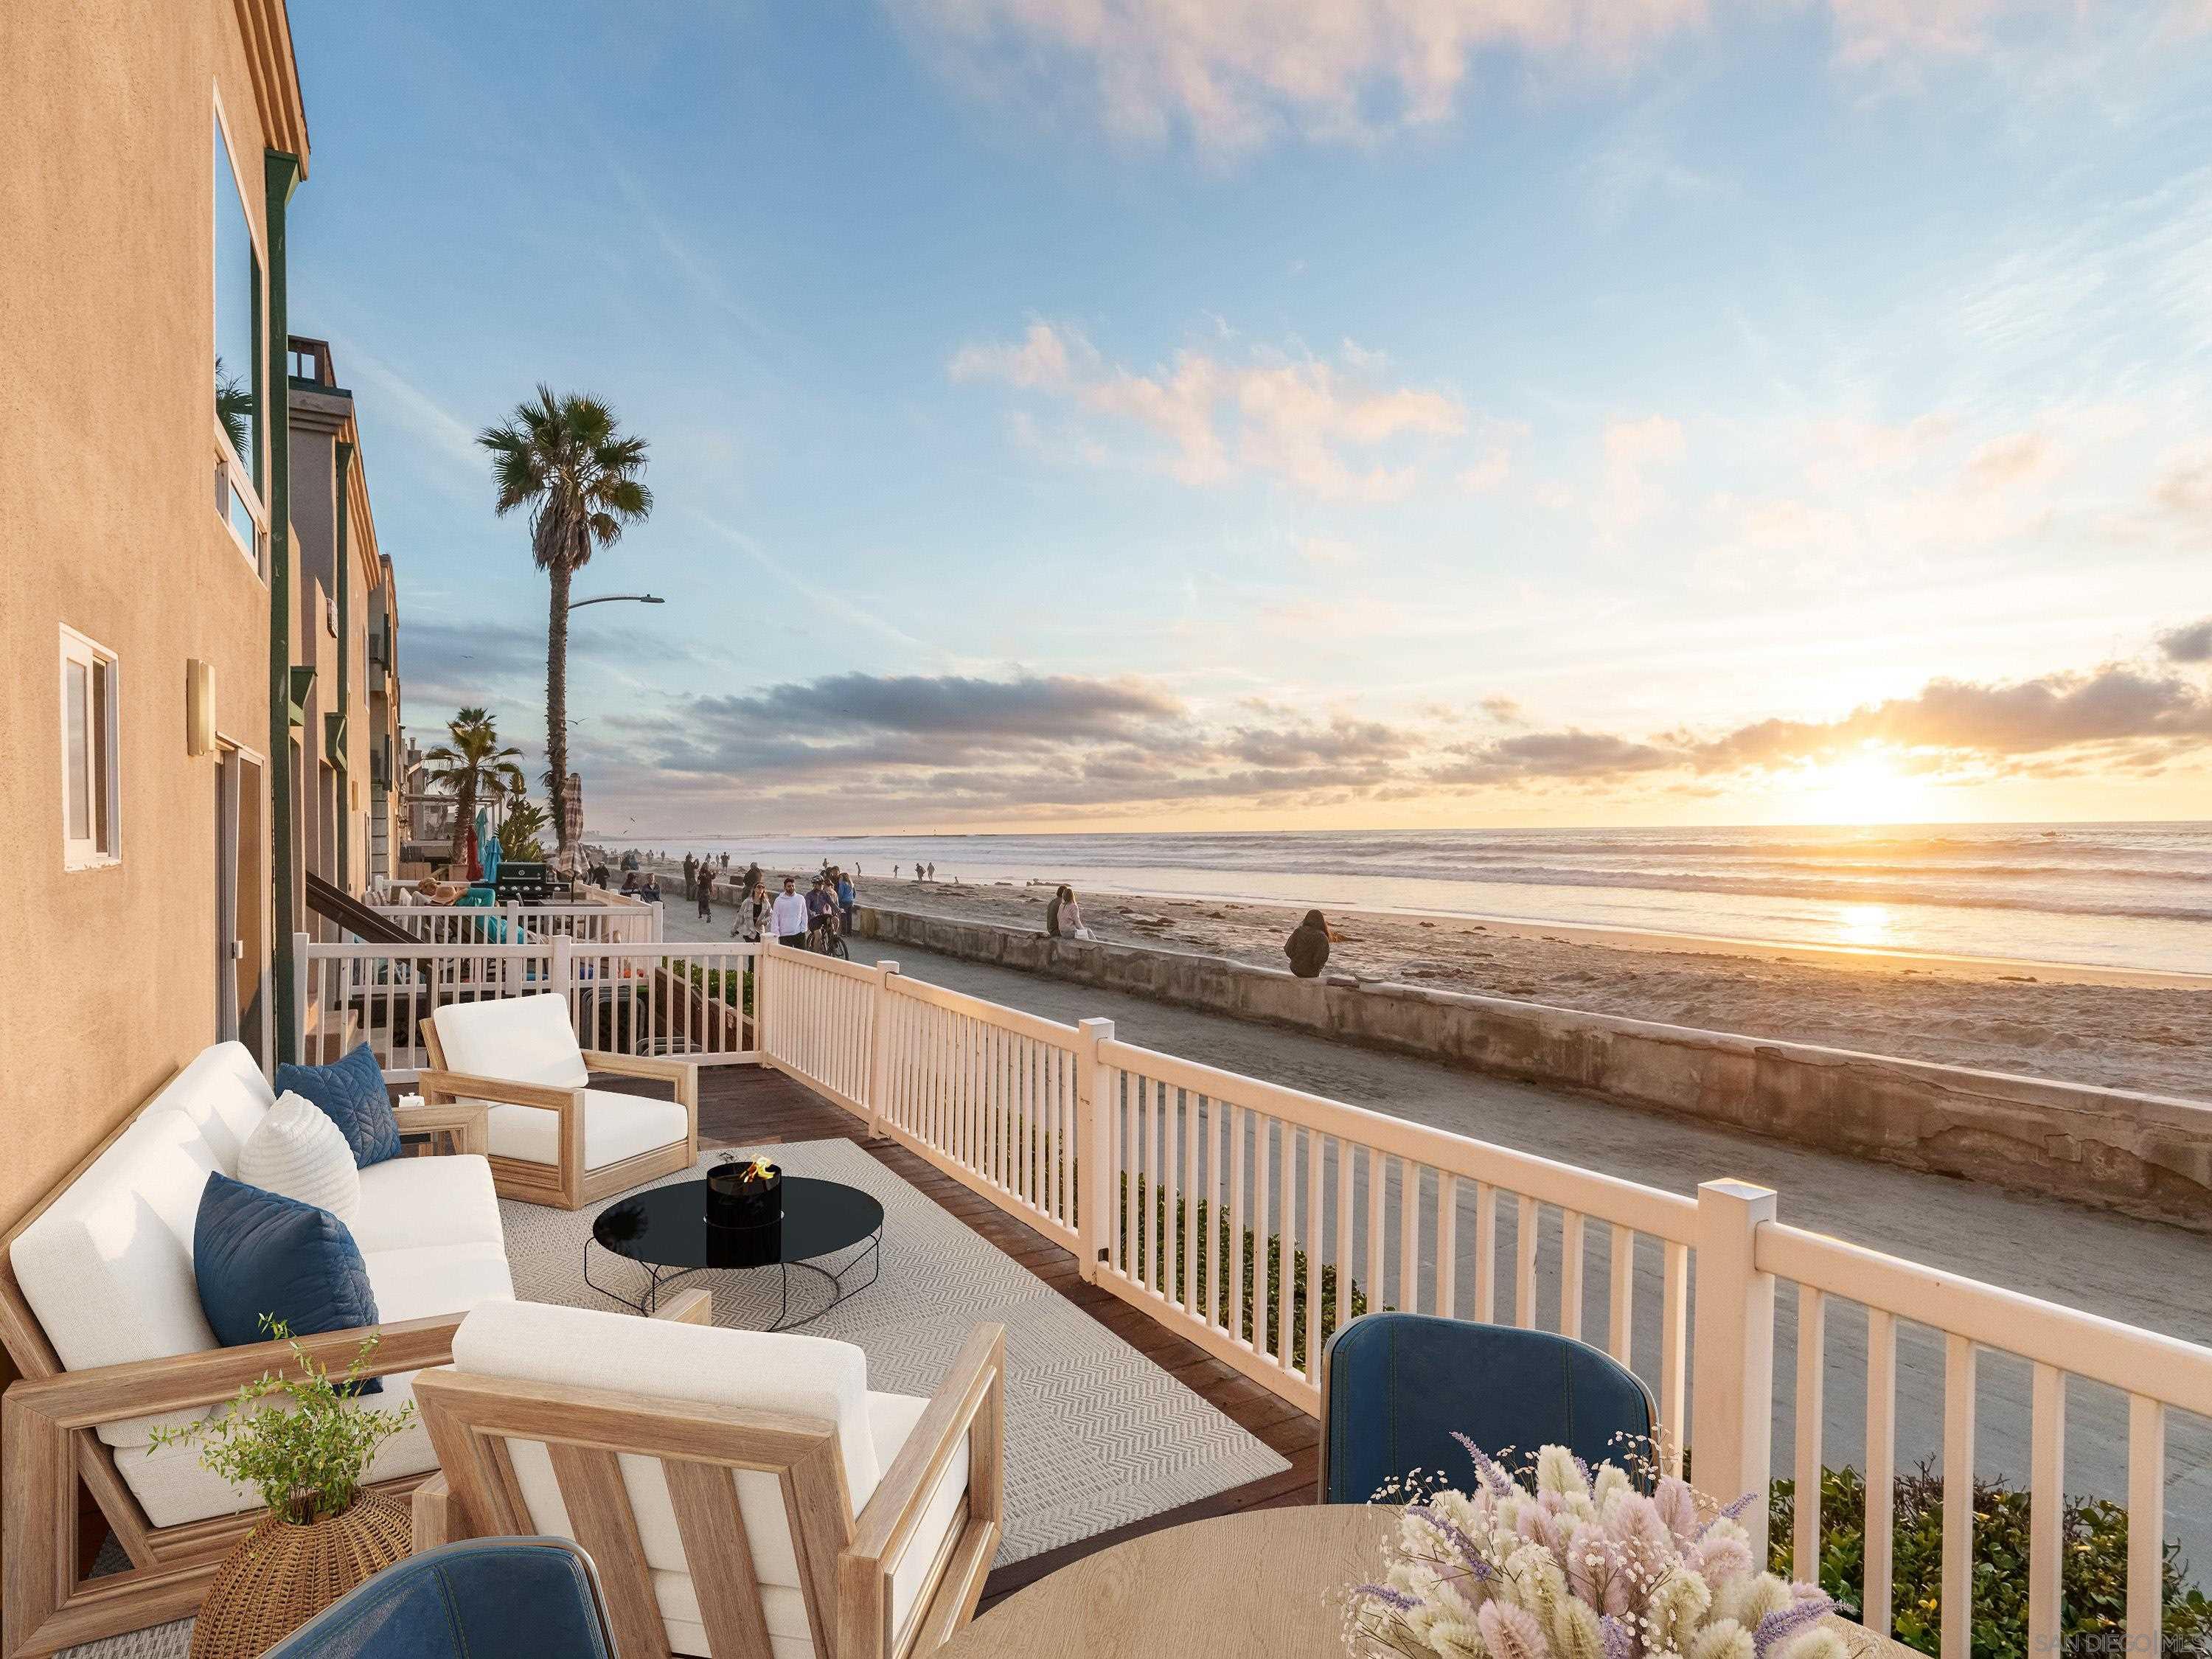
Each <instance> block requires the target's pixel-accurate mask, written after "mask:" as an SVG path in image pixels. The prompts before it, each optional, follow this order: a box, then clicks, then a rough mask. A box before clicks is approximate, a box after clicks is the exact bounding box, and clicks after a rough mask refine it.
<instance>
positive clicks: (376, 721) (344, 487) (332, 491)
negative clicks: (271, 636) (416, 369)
mask: <svg viewBox="0 0 2212 1659" xmlns="http://www.w3.org/2000/svg"><path fill="white" fill-rule="evenodd" d="M289 345H290V353H289V356H290V362H291V416H292V526H293V532H294V546H295V549H296V550H297V560H296V562H295V581H294V584H293V590H292V591H293V599H294V638H295V644H294V647H293V661H294V662H295V663H296V664H298V665H301V666H302V667H307V668H312V669H313V675H312V677H308V676H302V677H301V681H302V687H303V690H302V695H301V698H300V713H301V723H300V725H299V726H296V727H295V728H294V729H293V731H292V733H291V744H292V748H293V752H294V754H295V756H296V757H297V770H296V773H295V776H296V777H297V778H298V780H299V807H300V823H301V837H300V839H301V847H302V848H304V849H305V852H304V856H303V857H302V859H301V878H300V880H301V889H300V892H299V894H298V897H299V900H300V903H301V911H302V914H307V910H308V908H309V907H307V896H306V890H305V877H306V872H308V871H312V872H313V873H315V874H316V875H319V876H320V877H321V878H323V879H324V880H325V881H327V882H329V883H330V884H331V885H332V886H334V887H338V888H342V889H343V890H345V891H346V892H348V893H350V894H353V895H355V896H360V895H362V893H364V892H366V891H367V890H368V887H369V885H370V883H371V879H372V878H374V877H376V876H384V877H386V878H389V877H391V876H392V875H393V874H395V873H396V871H395V868H394V866H393V864H392V860H391V858H390V854H391V850H392V849H391V846H390V836H389V825H390V823H391V817H392V799H391V798H392V789H391V785H390V778H391V757H392V750H393V747H394V744H393V739H394V738H395V736H396V732H397V727H398V708H399V696H398V676H397V674H396V673H395V672H394V671H393V667H392V660H393V658H392V651H393V646H394V643H395V632H394V630H395V628H396V623H397V620H398V604H397V597H396V591H395V584H394V580H393V575H392V562H391V560H389V559H388V558H386V557H385V556H383V554H382V553H381V552H380V550H379V548H378V546H377V540H376V520H375V517H374V513H372V512H371V510H370V507H369V497H368V471H367V469H366V467H365V465H364V464H363V462H362V448H361V434H360V431H359V429H358V428H356V425H355V423H354V401H353V393H352V392H349V391H348V390H347V389H346V388H345V387H344V386H341V385H340V384H339V383H338V377H337V368H336V366H335V364H334V363H333V362H332V360H331V349H330V345H329V343H328V342H326V341H323V340H313V339H307V338H304V337H301V336H299V335H294V336H293V337H292V338H291V340H290V343H289ZM311 931H316V932H321V931H326V930H325V929H311Z"/></svg>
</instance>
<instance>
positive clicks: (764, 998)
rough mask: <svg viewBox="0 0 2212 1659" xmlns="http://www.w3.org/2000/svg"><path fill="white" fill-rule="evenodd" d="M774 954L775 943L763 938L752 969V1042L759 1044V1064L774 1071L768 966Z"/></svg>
mask: <svg viewBox="0 0 2212 1659" xmlns="http://www.w3.org/2000/svg"><path fill="white" fill-rule="evenodd" d="M774 954H775V940H774V939H769V938H766V937H763V939H761V942H760V955H759V956H758V957H755V958H754V967H753V1041H754V1042H757V1043H759V1044H760V1057H761V1064H762V1065H763V1066H768V1067H769V1069H770V1070H771V1071H772V1070H774V1069H775V1042H774V1041H773V1040H772V1039H771V1038H770V1036H769V1029H768V1019H769V996H768V981H769V971H768V965H769V959H770V958H771V957H773V956H774Z"/></svg>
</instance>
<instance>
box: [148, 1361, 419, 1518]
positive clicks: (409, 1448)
mask: <svg viewBox="0 0 2212 1659" xmlns="http://www.w3.org/2000/svg"><path fill="white" fill-rule="evenodd" d="M392 1381H393V1379H392V1378H391V1377H388V1376H387V1377H386V1378H385V1379H384V1383H385V1392H384V1393H383V1394H380V1395H369V1396H368V1398H367V1399H365V1400H363V1401H362V1405H364V1406H371V1407H376V1408H377V1409H379V1410H381V1411H392V1410H396V1409H398V1403H399V1402H400V1401H404V1400H406V1399H407V1398H409V1395H407V1394H406V1393H405V1392H404V1391H399V1390H395V1389H393V1388H392ZM437 1466H438V1454H437V1452H436V1450H435V1449H434V1448H433V1447H432V1446H431V1444H430V1437H429V1434H428V1431H425V1430H424V1428H423V1427H422V1422H421V1420H420V1419H417V1420H416V1421H415V1422H413V1423H410V1424H409V1425H407V1426H406V1427H405V1428H404V1429H402V1430H401V1431H399V1432H398V1434H395V1435H393V1436H392V1438H391V1439H389V1440H387V1441H386V1442H385V1443H383V1444H382V1445H381V1446H380V1447H378V1448H377V1449H376V1455H375V1456H374V1458H373V1459H371V1460H370V1462H369V1465H368V1478H369V1479H370V1480H398V1478H399V1477H400V1476H401V1475H404V1474H427V1473H428V1472H429V1471H430V1470H432V1469H434V1468H437ZM115 1467H116V1468H117V1469H118V1470H119V1471H121V1473H122V1475H123V1484H124V1485H125V1486H128V1487H130V1488H131V1496H132V1497H134V1498H137V1500H138V1504H139V1507H140V1508H141V1509H143V1510H145V1511H146V1518H147V1519H148V1520H149V1521H150V1522H153V1523H154V1524H155V1526H157V1527H174V1526H179V1525H181V1524H182V1523H183V1522H186V1521H204V1520H207V1519H208V1518H210V1516H217V1515H235V1514H237V1513H238V1512H239V1511H240V1510H248V1509H257V1508H258V1507H259V1506H260V1503H261V1494H260V1493H259V1492H256V1491H255V1490H254V1489H253V1488H252V1487H251V1486H233V1485H231V1483H230V1482H229V1481H228V1480H224V1479H223V1478H222V1476H221V1475H219V1474H215V1473H213V1472H212V1471H210V1469H209V1468H207V1467H206V1466H205V1465H204V1464H203V1463H202V1462H200V1448H199V1446H198V1445H197V1444H193V1445H189V1446H165V1447H162V1448H161V1449H149V1448H147V1447H144V1446H133V1447H130V1448H126V1449H118V1451H117V1452H116V1454H115Z"/></svg>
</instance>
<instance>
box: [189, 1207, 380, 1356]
mask: <svg viewBox="0 0 2212 1659" xmlns="http://www.w3.org/2000/svg"><path fill="white" fill-rule="evenodd" d="M192 1275H193V1277H194V1278H195V1279H197V1280H198V1281H199V1291H200V1309H201V1311H202V1312H204V1313H205V1314H206V1315H207V1322H208V1323H209V1325H210V1326H211V1327H212V1328H214V1331H215V1335H216V1341H218V1342H220V1343H222V1346H224V1347H226V1348H235V1347H240V1346H243V1345H245V1344H246V1343H249V1342H265V1341H267V1340H269V1332H268V1330H267V1328H265V1327H264V1325H263V1324H262V1322H261V1316H263V1315H264V1314H266V1315H268V1316H270V1318H272V1319H281V1320H283V1322H285V1324H287V1325H288V1326H289V1327H290V1328H291V1331H292V1334H293V1335H295V1336H313V1335H314V1334H316V1333H317V1332H319V1331H343V1330H350V1329H352V1328H354V1327H355V1326H357V1325H374V1323H376V1295H375V1292H374V1291H371V1290H370V1289H369V1285H368V1267H367V1265H366V1264H364V1263H363V1262H362V1259H361V1247H360V1246H359V1245H357V1244H356V1243H354V1242H353V1234H352V1233H350V1232H349V1231H347V1230H346V1225H345V1223H344V1222H343V1221H341V1220H339V1219H338V1218H337V1217H336V1216H334V1215H332V1214H331V1212H329V1211H328V1210H319V1209H317V1208H316V1207H315V1206H313V1205H312V1204H302V1203H301V1202H300V1200H297V1199H295V1198H286V1197H284V1196H283V1194H279V1193H270V1192H264V1191H263V1190H262V1189H261V1188H258V1187H249V1186H247V1185H246V1183H245V1182H242V1181H233V1180H232V1179H231V1178H230V1177H229V1176H227V1175H224V1174H223V1173H222V1171H221V1170H216V1172H214V1173H213V1174H211V1175H210V1176H208V1183H207V1188H206V1189H205V1190H204V1191H203V1192H202V1193H201V1194H200V1210H199V1216H198V1218H197V1220H196V1221H195V1222H194V1223H193V1225H192ZM331 1369H332V1370H343V1369H344V1367H343V1365H334V1366H332V1367H331ZM383 1391H384V1385H383V1383H380V1382H379V1381H378V1380H377V1379H376V1378H374V1377H369V1378H368V1379H366V1380H365V1381H363V1382H362V1383H361V1384H360V1385H359V1389H358V1392H360V1393H362V1394H381V1393H382V1392H383Z"/></svg>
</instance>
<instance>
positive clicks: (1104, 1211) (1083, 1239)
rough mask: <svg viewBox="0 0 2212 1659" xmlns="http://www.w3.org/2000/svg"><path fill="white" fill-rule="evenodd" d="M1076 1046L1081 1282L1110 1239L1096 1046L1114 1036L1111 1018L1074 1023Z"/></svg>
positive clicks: (1109, 1126) (1110, 1149)
mask: <svg viewBox="0 0 2212 1659" xmlns="http://www.w3.org/2000/svg"><path fill="white" fill-rule="evenodd" d="M1075 1030H1076V1049H1075V1145H1076V1148H1077V1152H1076V1160H1077V1161H1076V1170H1077V1181H1076V1193H1075V1202H1076V1216H1075V1230H1076V1239H1077V1243H1078V1249H1079V1266H1080V1267H1081V1268H1082V1272H1083V1278H1084V1282H1085V1284H1088V1283H1091V1281H1093V1280H1095V1279H1097V1277H1098V1264H1099V1263H1100V1262H1101V1261H1104V1260H1105V1259H1106V1252H1107V1250H1108V1249H1109V1247H1110V1245H1111V1243H1112V1234H1111V1233H1110V1232H1109V1230H1108V1225H1107V1222H1108V1218H1109V1214H1110V1213H1111V1210H1112V1200H1111V1194H1112V1192H1113V1180H1114V1171H1113V1170H1112V1169H1110V1168H1109V1165H1110V1164H1112V1163H1113V1159H1114V1135H1113V1127H1114V1125H1113V1117H1112V1115H1111V1112H1110V1111H1109V1107H1108V1103H1107V1100H1106V1062H1105V1061H1104V1060H1102V1059H1100V1058H1099V1055H1098V1045H1099V1044H1100V1043H1102V1042H1112V1041H1113V1038H1114V1022H1113V1021H1112V1020H1110V1019H1085V1020H1078V1021H1077V1022H1076V1026H1075Z"/></svg>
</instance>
